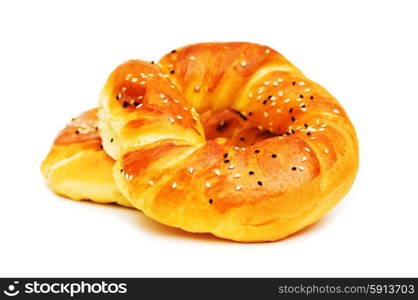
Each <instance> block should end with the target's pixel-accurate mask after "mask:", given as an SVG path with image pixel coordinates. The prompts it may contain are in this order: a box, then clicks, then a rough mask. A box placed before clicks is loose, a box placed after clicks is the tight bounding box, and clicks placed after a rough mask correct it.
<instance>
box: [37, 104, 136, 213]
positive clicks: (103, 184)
mask: <svg viewBox="0 0 418 300" xmlns="http://www.w3.org/2000/svg"><path fill="white" fill-rule="evenodd" d="M96 114H97V109H91V110H88V111H86V112H84V113H83V114H81V115H80V116H79V117H77V118H74V119H73V120H72V121H71V123H69V124H68V125H67V126H66V127H65V128H64V129H63V130H62V131H61V132H60V133H59V134H58V136H57V137H56V139H55V141H54V143H53V145H52V147H51V150H50V152H49V154H48V156H47V157H46V158H45V160H44V161H43V162H42V165H41V172H42V175H43V176H44V177H45V179H46V180H47V183H48V185H49V186H50V188H51V189H52V190H53V191H54V192H56V193H57V194H60V195H63V196H65V197H68V198H71V199H74V200H91V201H94V202H98V203H118V204H120V205H123V206H128V207H130V206H131V205H130V203H129V201H128V200H127V199H126V198H125V197H124V196H122V194H121V193H120V192H119V190H118V189H117V187H116V185H115V181H114V179H113V176H112V168H113V164H114V161H113V160H112V159H111V158H110V157H109V156H108V155H107V154H106V153H105V152H104V151H103V149H102V143H101V138H100V136H99V133H98V130H97V115H96Z"/></svg>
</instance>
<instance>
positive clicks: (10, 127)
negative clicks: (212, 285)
mask: <svg viewBox="0 0 418 300" xmlns="http://www.w3.org/2000/svg"><path fill="white" fill-rule="evenodd" d="M415 3H416V2H415ZM415 3H414V1H392V2H386V1H358V2H357V1H345V2H343V1H286V2H282V1H277V0H276V1H262V0H255V1H251V2H250V1H243V0H241V1H236V2H235V1H225V0H223V1H214V0H211V1H206V2H205V3H203V2H202V3H199V2H197V1H178V0H176V1H167V2H161V1H156V0H152V1H114V2H109V1H98V2H93V1H80V2H77V1H67V2H66V3H65V2H64V1H50V2H46V1H27V2H21V1H1V4H0V44H1V46H0V96H1V100H0V101H1V115H0V130H1V131H0V132H1V134H0V140H1V147H0V158H1V172H0V177H1V180H0V182H1V189H0V192H1V194H0V235H1V236H0V275H1V276H12V277H13V276H418V262H417V261H418V260H417V253H418V242H417V228H418V217H417V215H418V197H417V192H416V191H417V186H418V181H417V179H418V176H417V173H418V160H417V157H418V147H417V142H416V141H417V135H418V128H417V125H418V117H417V114H418V97H417V92H418V84H417V82H418V74H417V70H418V46H417V38H418V35H417V31H418V17H417V12H418V7H417V5H415ZM203 41H252V42H258V43H262V44H267V45H269V46H271V47H273V48H275V49H277V50H278V51H280V52H281V53H282V54H284V55H285V56H286V57H287V58H288V59H290V61H292V62H293V63H294V64H295V65H296V66H298V67H299V68H300V69H301V70H302V71H303V72H304V73H305V74H306V75H307V76H309V77H310V78H311V79H313V80H315V81H317V82H319V83H321V84H322V85H324V86H325V87H326V88H327V89H328V90H329V91H330V92H331V93H333V94H334V95H335V96H336V97H337V99H339V100H340V101H341V103H342V104H343V106H344V107H345V109H346V110H347V112H348V113H349V115H350V117H351V119H352V121H353V123H354V125H355V126H356V128H357V133H358V136H359V140H360V151H361V163H360V170H359V173H358V176H357V179H356V182H355V184H354V186H353V188H352V190H351V191H350V193H349V194H348V195H347V196H346V197H345V199H344V200H343V201H342V202H341V203H340V204H339V205H338V206H337V207H336V208H335V209H334V210H333V211H332V212H331V213H330V214H328V215H327V216H326V217H325V218H323V219H322V220H321V221H320V222H319V223H317V224H316V225H314V226H311V227H310V228H308V229H306V230H304V231H303V232H301V233H298V234H296V235H294V236H292V237H290V238H288V239H286V240H284V241H281V242H275V243H261V244H239V243H233V242H228V241H223V240H219V239H216V238H213V237H211V236H209V235H194V234H189V233H185V232H182V231H180V230H176V229H171V228H168V227H165V226H162V225H159V224H157V223H155V222H154V221H151V220H149V219H147V218H146V217H145V216H144V215H142V214H141V213H139V212H137V211H134V210H129V209H124V208H119V207H116V206H106V205H96V204H91V203H87V202H81V203H80V202H75V201H70V200H67V199H65V198H61V197H58V196H56V195H55V194H53V193H52V192H51V191H50V190H49V189H48V188H47V186H46V184H45V182H44V180H43V178H42V176H41V174H40V172H39V166H40V163H41V161H42V159H43V158H44V157H45V155H46V154H47V151H48V150H49V147H50V145H51V143H52V140H53V138H54V137H55V135H56V133H57V132H58V130H60V129H61V128H62V127H63V126H64V125H65V124H66V123H67V122H68V121H69V120H70V118H71V117H73V116H76V115H78V114H79V113H80V112H82V111H84V110H86V109H88V108H91V107H94V106H95V103H96V99H97V95H98V93H99V90H100V89H101V87H102V85H103V84H104V81H105V79H106V77H107V76H108V74H109V73H110V72H111V71H112V69H113V68H114V67H115V66H116V65H117V64H119V63H121V62H123V61H125V60H127V59H129V58H140V59H144V60H158V58H159V57H161V56H162V55H163V54H165V53H166V52H167V51H170V50H172V49H174V48H176V47H179V46H182V45H185V44H190V43H196V42H203Z"/></svg>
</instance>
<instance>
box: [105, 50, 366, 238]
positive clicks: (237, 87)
mask: <svg viewBox="0 0 418 300" xmlns="http://www.w3.org/2000/svg"><path fill="white" fill-rule="evenodd" d="M159 66H160V67H161V70H160V69H159V68H158V66H155V65H151V64H149V63H146V62H142V61H129V62H128V63H126V64H123V65H121V66H120V67H118V68H117V69H116V70H115V71H114V72H113V73H112V75H111V76H110V78H109V80H108V82H107V84H106V86H105V88H104V90H103V92H102V95H101V99H100V109H99V119H100V121H101V122H100V123H99V124H101V125H100V134H101V135H102V137H103V136H105V137H106V139H108V137H109V135H112V136H114V142H113V144H112V145H110V144H109V143H108V144H106V142H105V143H104V148H105V150H106V151H107V152H108V153H110V154H111V155H112V157H114V158H115V159H116V160H117V161H116V164H115V167H114V177H115V180H116V183H117V185H118V187H119V189H120V190H121V191H122V192H123V194H124V195H126V196H127V197H128V198H129V200H130V201H131V203H132V204H133V206H135V207H137V208H139V209H141V210H143V211H144V213H145V214H147V215H148V216H150V217H152V218H154V219H156V220H158V221H159V222H161V223H164V224H167V225H170V226H175V227H180V228H182V229H184V230H188V231H192V232H211V233H213V234H215V235H217V236H220V237H223V238H227V239H232V240H236V241H250V242H255V241H271V240H277V239H281V238H284V237H286V236H288V235H289V234H292V233H294V232H296V231H297V230H300V229H302V228H303V227H305V226H307V225H309V224H312V223H313V222H315V221H317V220H318V219H319V218H321V217H322V216H323V215H324V214H325V213H326V212H327V211H329V210H330V209H331V208H332V207H333V206H334V205H335V204H336V203H337V202H338V201H339V200H341V199H342V197H343V196H344V195H345V194H346V193H347V192H348V190H349V188H350V187H351V185H352V182H353V180H354V177H355V174H356V171H357V166H358V145H357V139H356V135H355V131H354V128H353V127H352V125H351V123H350V121H349V119H348V117H347V115H346V113H345V111H344V110H343V108H342V107H341V105H340V104H339V103H338V102H337V100H335V98H333V97H332V96H331V95H330V94H329V93H328V92H327V91H326V90H325V89H323V88H322V87H321V86H319V85H318V84H316V83H314V82H312V81H310V80H309V79H307V78H306V77H305V76H304V75H303V74H302V73H301V72H300V71H299V70H298V69H296V68H295V67H294V66H292V65H291V64H290V63H289V62H288V61H287V60H286V59H285V58H283V56H281V55H280V54H279V53H277V52H275V51H274V50H272V49H271V48H268V47H265V46H260V45H256V44H249V43H206V44H197V45H191V46H187V47H184V48H181V49H177V50H176V51H175V52H174V53H170V54H168V55H167V56H165V57H164V58H163V59H162V60H161V61H160V63H159ZM171 71H174V72H171ZM143 74H145V76H144V75H143ZM149 74H153V75H152V76H150V75H149ZM141 77H142V78H143V79H145V80H143V82H142V80H141ZM167 77H168V78H167ZM134 78H137V79H136V80H133V79H134ZM155 79H157V80H155ZM127 85H128V86H127ZM139 85H141V86H142V87H138V86H139ZM123 88H125V90H124V91H125V92H128V94H127V95H129V96H128V100H129V101H132V100H133V99H136V98H137V97H139V96H141V99H140V100H141V103H140V104H141V105H135V107H130V106H129V105H126V104H124V103H125V101H127V100H123V102H121V100H122V98H121V97H119V96H118V95H119V94H121V93H122V90H123ZM118 98H119V99H118ZM174 100H176V101H174ZM129 101H128V102H129ZM190 104H191V105H190ZM191 106H195V107H196V108H197V111H198V112H200V113H202V114H203V115H205V113H207V112H208V111H214V112H222V111H223V110H225V109H231V110H233V111H238V112H239V114H240V116H241V117H240V118H241V120H242V122H245V123H246V124H248V125H243V124H240V125H239V126H242V128H240V129H239V130H232V129H231V130H230V131H227V132H225V135H224V138H217V134H216V132H214V130H213V128H214V126H213V124H212V125H210V126H212V127H211V128H212V129H210V130H206V133H207V137H209V139H207V137H206V139H205V138H204V134H203V130H202V125H201V123H200V119H199V117H198V114H197V113H195V112H193V110H192V108H191ZM184 107H186V108H187V109H185V108H184ZM178 116H180V117H178ZM225 118H229V115H228V113H226V115H225ZM228 120H229V119H228ZM228 122H236V120H235V119H231V120H230V121H228ZM239 122H241V121H239ZM242 122H241V123H242ZM209 124H210V122H208V125H209ZM237 125H238V123H237ZM257 130H258V131H257ZM215 131H216V127H215ZM247 131H248V132H250V133H247ZM266 131H267V132H269V133H266ZM256 132H258V133H256ZM240 135H242V136H240ZM260 136H261V137H260ZM225 137H226V138H225ZM241 137H244V140H241ZM246 138H248V139H249V140H248V141H246V140H245V139H246ZM237 139H238V140H237ZM239 142H244V143H245V144H244V145H240V144H239Z"/></svg>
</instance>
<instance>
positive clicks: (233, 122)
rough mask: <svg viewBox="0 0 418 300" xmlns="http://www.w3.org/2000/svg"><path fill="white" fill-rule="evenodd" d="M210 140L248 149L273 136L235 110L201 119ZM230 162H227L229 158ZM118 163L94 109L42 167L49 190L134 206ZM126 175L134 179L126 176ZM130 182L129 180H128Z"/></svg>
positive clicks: (65, 133)
mask: <svg viewBox="0 0 418 300" xmlns="http://www.w3.org/2000/svg"><path fill="white" fill-rule="evenodd" d="M201 120H202V124H203V127H204V129H205V133H206V137H207V138H208V139H214V138H216V137H225V138H228V139H230V140H231V141H234V142H235V143H236V144H237V145H241V146H245V145H246V144H248V143H255V142H256V141H258V140H262V139H265V138H266V136H270V135H271V134H269V133H266V132H261V131H260V130H258V129H257V128H256V127H255V126H253V125H251V124H249V123H248V122H244V120H243V116H242V115H240V114H237V113H236V112H233V111H231V110H225V111H222V112H217V113H215V112H211V111H207V112H205V113H204V114H203V115H202V116H201ZM225 162H227V159H225ZM114 163H115V161H114V160H113V159H112V158H111V157H110V156H108V155H107V154H106V152H105V151H104V150H103V147H102V139H101V137H100V135H99V133H98V127H97V109H90V110H88V111H86V112H84V113H82V114H81V115H80V116H78V117H76V118H73V119H72V120H71V122H70V123H69V124H68V125H67V126H66V127H65V128H64V129H63V130H61V131H60V132H59V134H58V136H57V137H56V139H55V140H54V143H53V144H52V147H51V150H50V151H49V153H48V155H47V157H46V158H45V159H44V161H43V162H42V165H41V172H42V175H43V176H44V178H45V179H46V180H47V183H48V185H49V187H50V188H51V189H52V190H53V191H55V192H56V193H57V194H59V195H62V196H65V197H67V198H71V199H73V200H90V201H93V202H98V203H117V204H120V205H123V206H127V207H131V204H130V203H129V201H128V199H126V198H125V197H124V196H123V195H122V194H121V193H120V192H119V190H118V188H117V187H116V184H115V181H114V179H113V175H112V168H113V164H114ZM123 176H130V175H129V174H125V173H123ZM127 179H129V177H127Z"/></svg>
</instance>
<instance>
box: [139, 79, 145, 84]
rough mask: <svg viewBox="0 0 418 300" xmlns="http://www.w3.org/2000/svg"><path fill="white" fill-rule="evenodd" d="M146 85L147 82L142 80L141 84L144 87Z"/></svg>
mask: <svg viewBox="0 0 418 300" xmlns="http://www.w3.org/2000/svg"><path fill="white" fill-rule="evenodd" d="M146 83H147V82H146V81H144V80H142V81H141V82H140V83H139V84H142V85H144V84H146Z"/></svg>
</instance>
